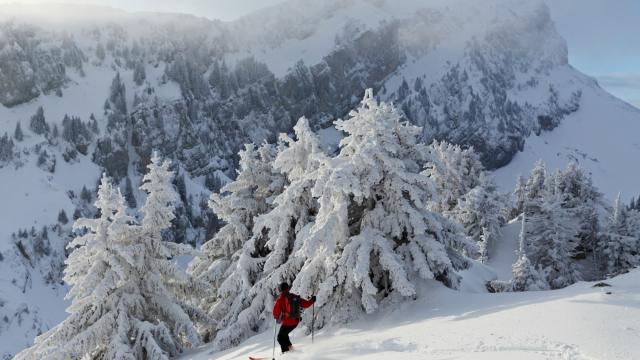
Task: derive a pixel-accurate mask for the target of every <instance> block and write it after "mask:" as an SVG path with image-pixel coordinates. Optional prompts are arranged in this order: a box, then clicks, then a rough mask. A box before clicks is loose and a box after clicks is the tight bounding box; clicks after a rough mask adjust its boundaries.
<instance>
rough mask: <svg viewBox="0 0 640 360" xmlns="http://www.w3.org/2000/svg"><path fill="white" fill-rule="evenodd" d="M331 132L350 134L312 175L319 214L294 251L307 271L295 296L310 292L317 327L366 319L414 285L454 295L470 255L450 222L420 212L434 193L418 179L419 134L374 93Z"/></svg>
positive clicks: (422, 156) (422, 153)
mask: <svg viewBox="0 0 640 360" xmlns="http://www.w3.org/2000/svg"><path fill="white" fill-rule="evenodd" d="M336 128H337V129H339V130H341V131H343V132H345V133H346V134H347V136H346V137H345V138H344V139H343V140H342V141H341V143H340V153H339V154H338V155H337V156H336V158H334V159H331V160H330V161H329V162H328V163H327V166H325V167H322V168H321V169H320V171H319V177H318V180H317V183H316V185H315V187H314V196H317V197H318V198H319V200H318V201H319V203H320V209H319V212H318V214H317V216H316V219H315V222H314V223H313V225H312V226H311V227H310V229H309V234H308V235H307V236H306V238H305V239H304V241H303V242H302V243H301V244H300V245H301V246H300V250H299V251H297V252H295V257H294V259H298V261H301V262H302V261H303V262H304V265H303V267H302V269H301V270H300V272H299V274H298V275H297V276H296V280H295V282H294V283H293V284H294V289H297V290H298V291H299V292H300V293H302V294H311V293H313V292H314V290H316V291H317V294H318V303H319V304H320V305H321V306H322V312H321V314H320V317H319V322H320V323H321V324H322V323H325V322H328V321H331V320H334V321H336V320H337V321H340V320H346V319H349V318H351V317H353V316H354V315H356V314H358V313H359V312H361V311H362V310H364V311H365V312H372V311H374V310H375V309H376V307H377V306H378V303H379V302H380V301H381V300H382V299H383V298H385V297H387V296H389V295H393V296H394V297H413V296H415V286H414V281H415V280H416V279H418V278H422V279H438V280H440V281H442V282H444V283H445V284H446V285H448V286H450V287H454V288H455V287H456V286H457V285H458V281H459V276H458V275H457V274H456V270H457V269H460V268H462V267H464V266H466V261H465V259H464V258H463V257H462V256H461V255H460V254H459V252H461V251H468V252H472V251H475V247H474V246H473V243H472V242H471V241H469V239H468V238H467V237H466V236H465V235H464V234H463V232H462V229H461V228H460V227H459V226H458V225H457V224H455V223H453V222H451V221H449V220H447V219H446V218H445V217H444V216H442V215H440V214H438V213H435V212H432V211H429V210H428V209H427V201H429V200H430V199H432V198H433V197H435V196H436V194H435V192H434V180H432V179H431V178H429V177H428V176H425V175H424V174H422V173H421V170H422V169H423V168H425V162H426V160H427V159H429V154H428V152H427V149H426V148H425V147H423V146H422V145H421V144H419V143H418V137H419V135H420V134H421V132H422V131H421V129H420V128H418V127H415V126H412V125H409V124H407V123H403V122H402V116H401V115H400V113H399V111H398V110H397V109H396V108H395V107H393V106H392V105H390V104H386V103H378V102H377V101H376V100H375V99H374V97H373V93H372V91H371V90H368V91H367V92H366V94H365V97H364V100H363V101H362V104H361V106H360V107H359V108H358V109H357V110H355V111H352V112H351V114H350V118H349V119H347V120H338V121H337V122H336ZM427 168H428V166H427ZM464 171H467V170H464ZM460 180H464V179H460ZM326 259H331V261H327V260H326Z"/></svg>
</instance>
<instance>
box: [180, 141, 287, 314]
mask: <svg viewBox="0 0 640 360" xmlns="http://www.w3.org/2000/svg"><path fill="white" fill-rule="evenodd" d="M276 154H277V151H276V147H275V146H274V145H270V144H267V143H265V144H263V145H261V146H260V147H256V146H255V145H253V144H247V145H245V149H244V150H242V151H240V153H239V155H240V163H239V165H240V166H239V169H238V175H237V177H236V179H235V180H234V181H232V182H230V183H228V184H226V185H225V186H224V187H222V189H221V190H220V193H219V194H216V193H214V194H212V195H211V198H210V200H209V207H211V209H212V210H213V211H214V213H215V214H216V216H218V218H220V219H221V220H223V221H224V222H225V223H226V224H225V225H224V226H223V227H222V228H221V229H220V230H219V231H218V233H217V234H216V235H215V236H214V237H213V239H211V240H209V241H207V242H206V243H205V244H203V245H202V248H201V256H200V257H196V258H195V259H194V260H193V261H192V262H191V263H190V264H189V270H188V271H189V273H190V274H192V275H193V276H194V277H196V278H198V279H199V280H201V281H204V282H206V283H208V284H210V286H212V287H213V288H218V287H219V286H220V284H221V283H222V281H223V280H224V279H226V277H227V276H228V274H227V271H228V269H229V266H230V265H231V264H232V263H233V260H234V255H236V253H237V252H238V251H239V250H240V249H241V248H242V246H243V244H244V243H245V242H246V241H247V240H249V238H251V236H252V231H253V226H254V218H255V217H257V216H258V215H261V214H264V213H265V212H267V211H268V210H270V209H271V208H272V203H273V199H274V197H275V196H276V195H278V194H279V193H280V192H282V188H283V186H284V176H283V175H282V174H280V173H279V172H277V171H276V170H275V169H274V164H273V162H274V160H275V157H276ZM216 299H217V297H216V296H215V294H213V295H212V296H209V297H206V298H204V299H202V306H203V308H205V309H206V310H211V309H212V307H213V305H214V303H215V301H216Z"/></svg>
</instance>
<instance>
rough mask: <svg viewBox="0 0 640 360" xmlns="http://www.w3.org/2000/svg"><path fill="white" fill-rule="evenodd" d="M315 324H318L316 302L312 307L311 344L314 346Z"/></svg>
mask: <svg viewBox="0 0 640 360" xmlns="http://www.w3.org/2000/svg"><path fill="white" fill-rule="evenodd" d="M315 322H316V302H315V301H314V302H313V304H312V305H311V343H312V344H313V335H314V331H315Z"/></svg>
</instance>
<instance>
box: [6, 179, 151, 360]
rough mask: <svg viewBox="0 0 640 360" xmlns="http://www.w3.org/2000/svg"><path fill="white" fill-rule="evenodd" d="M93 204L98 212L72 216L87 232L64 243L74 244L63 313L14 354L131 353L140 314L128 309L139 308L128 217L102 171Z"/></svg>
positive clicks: (53, 356)
mask: <svg viewBox="0 0 640 360" xmlns="http://www.w3.org/2000/svg"><path fill="white" fill-rule="evenodd" d="M95 205H96V207H97V208H98V209H99V210H100V217H99V218H97V219H85V218H80V219H78V221H77V222H76V223H75V225H74V227H75V228H76V229H81V228H86V229H88V230H89V231H88V232H87V233H86V234H84V235H80V236H78V237H76V238H75V239H74V240H73V241H72V242H71V243H70V244H69V245H68V247H69V248H70V249H74V248H75V250H74V251H73V252H72V253H71V254H70V255H69V258H68V259H67V261H66V264H67V267H66V269H65V271H64V272H65V277H64V280H65V281H66V282H67V283H68V284H69V285H70V286H71V289H70V290H69V293H68V294H67V298H68V299H70V300H71V305H70V306H69V308H68V309H67V311H68V312H69V316H68V317H67V318H66V319H65V320H64V321H63V322H62V323H60V324H59V325H57V326H56V327H54V328H53V329H51V330H49V331H48V332H46V333H44V334H43V335H41V336H39V337H38V338H36V341H35V344H34V345H33V346H32V347H31V348H29V349H27V350H24V351H23V352H21V353H19V354H18V355H17V356H16V359H20V360H22V359H44V358H47V359H74V358H75V359H80V358H85V357H87V358H92V359H135V358H136V357H135V355H136V354H135V353H134V352H133V351H132V345H133V344H135V343H136V342H138V341H140V340H141V338H140V335H142V334H141V333H137V332H136V329H138V327H139V326H140V325H142V322H141V321H140V320H142V318H140V320H138V319H134V318H132V313H136V312H140V311H142V310H143V309H142V307H143V304H144V299H142V298H140V295H139V291H138V289H137V286H136V282H137V280H136V279H135V277H136V275H135V273H134V272H132V268H133V266H132V264H131V263H132V262H134V259H133V254H134V253H133V250H134V249H135V247H132V245H131V244H128V241H127V239H129V238H130V236H131V235H132V230H131V225H129V222H130V221H131V220H132V219H131V218H130V217H129V216H127V214H126V212H125V207H124V199H123V198H122V197H121V196H120V194H119V193H118V192H116V191H115V190H114V188H113V187H112V186H111V184H110V183H109V180H108V178H107V177H106V176H103V178H102V182H101V184H100V187H99V190H98V198H97V200H96V203H95ZM138 322H140V323H138ZM132 337H133V338H132ZM134 339H135V340H134Z"/></svg>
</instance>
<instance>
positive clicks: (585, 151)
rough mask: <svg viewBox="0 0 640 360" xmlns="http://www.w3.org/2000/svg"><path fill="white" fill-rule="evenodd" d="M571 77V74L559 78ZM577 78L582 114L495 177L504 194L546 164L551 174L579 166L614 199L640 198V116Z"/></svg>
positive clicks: (530, 142)
mask: <svg viewBox="0 0 640 360" xmlns="http://www.w3.org/2000/svg"><path fill="white" fill-rule="evenodd" d="M559 76H567V74H559ZM570 76H572V78H573V79H572V81H573V82H576V83H578V84H580V87H581V88H582V89H583V92H582V102H581V106H580V109H579V110H578V111H576V112H575V113H573V114H571V115H569V116H567V117H566V118H565V119H564V120H563V122H562V123H561V124H560V125H559V126H558V128H556V129H555V130H554V131H551V132H544V133H542V134H541V135H539V136H536V135H532V136H531V137H530V138H528V139H527V140H526V142H525V145H524V149H523V151H522V152H520V153H517V154H516V156H515V157H514V159H513V160H512V161H511V163H509V165H507V166H505V167H503V168H500V169H498V170H497V171H496V172H495V176H496V180H497V182H498V184H499V185H500V186H501V188H502V190H504V191H510V190H511V189H513V186H514V184H515V178H516V176H517V175H518V174H522V175H523V176H526V175H527V174H528V173H529V171H530V170H531V168H532V166H533V164H534V163H535V162H536V161H538V160H540V159H542V160H543V161H545V163H546V164H547V166H548V169H549V170H551V171H553V170H554V169H561V168H564V167H565V166H566V164H567V163H568V162H571V161H575V162H577V163H579V164H580V166H581V167H582V168H584V169H587V170H588V171H589V172H590V173H591V175H592V177H593V181H594V183H595V185H596V186H597V187H598V188H599V189H600V191H602V192H603V193H604V194H605V195H606V197H608V198H609V199H614V198H615V197H616V195H617V194H618V193H620V195H621V197H622V198H623V199H627V200H628V199H630V198H631V197H636V196H638V194H639V193H640V167H638V165H637V160H636V159H638V158H640V139H638V134H640V110H639V109H637V108H635V107H633V106H631V105H629V104H627V103H625V102H623V101H622V100H619V99H617V98H614V97H613V96H611V95H610V94H608V93H606V92H605V91H603V90H602V89H601V88H600V87H598V86H597V85H596V83H595V80H593V79H590V78H587V77H580V76H575V75H570Z"/></svg>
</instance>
